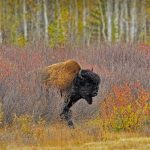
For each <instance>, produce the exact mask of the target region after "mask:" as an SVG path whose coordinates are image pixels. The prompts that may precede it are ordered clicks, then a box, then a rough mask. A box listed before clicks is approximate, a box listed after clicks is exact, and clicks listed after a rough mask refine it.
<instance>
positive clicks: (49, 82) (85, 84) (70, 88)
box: [42, 60, 100, 127]
mask: <svg viewBox="0 0 150 150" xmlns="http://www.w3.org/2000/svg"><path fill="white" fill-rule="evenodd" d="M42 82H43V83H44V84H45V85H46V87H47V88H49V87H55V88H57V89H58V90H59V91H60V93H61V95H64V98H65V100H64V106H63V108H62V112H61V114H60V116H61V118H63V119H65V120H66V121H67V123H68V125H69V126H70V127H74V125H73V122H72V119H71V116H72V115H71V110H70V108H71V107H72V106H73V105H74V104H75V103H76V102H77V101H78V100H80V99H81V98H83V99H85V100H86V101H87V103H88V104H92V101H93V100H92V97H95V96H96V95H97V93H98V89H99V83H100V77H99V76H98V75H97V74H96V73H94V72H93V71H92V70H84V69H81V67H80V65H79V64H78V63H77V62H76V61H74V60H68V61H65V62H60V63H57V64H53V65H51V66H48V67H45V68H44V69H42Z"/></svg>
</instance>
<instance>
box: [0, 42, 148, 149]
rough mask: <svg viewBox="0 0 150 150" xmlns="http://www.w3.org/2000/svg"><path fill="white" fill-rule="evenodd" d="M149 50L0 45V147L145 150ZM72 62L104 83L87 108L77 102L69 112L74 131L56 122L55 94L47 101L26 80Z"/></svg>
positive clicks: (116, 46) (57, 105) (137, 47)
mask: <svg viewBox="0 0 150 150" xmlns="http://www.w3.org/2000/svg"><path fill="white" fill-rule="evenodd" d="M80 49H82V51H80ZM149 52H150V47H149V46H148V45H144V44H140V45H126V44H125V45H124V44H114V45H109V44H108V45H106V44H101V45H98V46H91V47H89V48H85V47H82V48H78V47H73V46H72V48H69V47H67V48H65V49H63V48H60V49H59V48H58V49H50V48H48V47H45V46H43V45H40V44H39V45H34V46H26V47H24V48H17V47H13V46H12V47H10V46H8V45H2V46H1V47H0V71H1V72H0V103H1V105H0V149H4V150H5V149H11V150H12V149H35V150H36V149H37V150H38V149H68V150H69V149H79V150H80V149H81V150H82V149H89V150H90V149H141V150H144V149H145V150H147V149H149V147H150V138H149V136H150V117H149V116H150V101H149V100H150V91H149V89H150V81H149V76H150V72H149V69H148V68H149V56H150V55H149V54H150V53H149ZM71 58H73V59H75V60H77V61H78V62H79V63H80V65H81V67H83V68H89V69H91V68H92V67H93V68H94V71H95V72H96V73H98V74H99V75H100V78H101V80H102V82H101V84H100V91H99V95H98V96H97V97H96V98H95V99H94V102H93V104H92V105H91V106H89V105H87V104H86V102H84V101H80V102H79V103H77V104H76V105H75V106H74V107H73V108H72V109H73V112H74V113H73V116H74V118H75V123H76V124H75V126H76V128H75V129H74V130H73V129H69V128H68V127H67V126H66V124H65V122H62V121H60V120H59V119H58V118H59V111H60V108H61V105H62V103H61V101H60V99H61V97H59V94H58V93H57V92H51V93H50V94H51V96H50V97H51V100H50V101H47V100H46V99H45V98H44V96H43V95H44V94H43V93H42V91H41V90H40V89H39V88H38V86H37V85H38V84H33V83H32V82H31V80H29V79H30V78H31V77H34V76H32V75H33V74H32V73H33V71H34V70H37V69H39V68H42V67H44V66H47V65H50V64H53V63H56V62H59V61H63V60H66V59H71ZM37 97H40V98H39V99H37ZM9 121H10V123H8V122H9Z"/></svg>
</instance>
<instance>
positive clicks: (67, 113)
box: [60, 102, 74, 128]
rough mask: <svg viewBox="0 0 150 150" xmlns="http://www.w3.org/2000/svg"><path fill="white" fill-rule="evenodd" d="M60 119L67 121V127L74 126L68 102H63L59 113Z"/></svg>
mask: <svg viewBox="0 0 150 150" xmlns="http://www.w3.org/2000/svg"><path fill="white" fill-rule="evenodd" d="M60 117H61V119H64V120H65V121H67V124H68V126H69V127H73V128H74V124H73V121H72V111H71V110H70V108H69V103H67V102H64V105H63V110H62V113H61V114H60Z"/></svg>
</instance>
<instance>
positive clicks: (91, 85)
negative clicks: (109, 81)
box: [72, 70, 100, 104]
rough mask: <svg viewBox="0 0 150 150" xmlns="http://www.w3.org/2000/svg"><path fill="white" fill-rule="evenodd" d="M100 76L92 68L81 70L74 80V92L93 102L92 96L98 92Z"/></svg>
mask: <svg viewBox="0 0 150 150" xmlns="http://www.w3.org/2000/svg"><path fill="white" fill-rule="evenodd" d="M99 83H100V77H99V76H98V75H97V74H96V73H94V72H93V71H91V70H80V72H79V73H78V74H77V76H76V78H75V79H74V81H73V88H72V94H73V95H74V94H75V95H78V97H80V98H83V99H85V100H86V101H87V103H88V104H92V101H93V100H92V97H95V96H96V95H97V93H98V89H99Z"/></svg>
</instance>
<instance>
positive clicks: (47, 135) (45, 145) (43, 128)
mask: <svg viewBox="0 0 150 150" xmlns="http://www.w3.org/2000/svg"><path fill="white" fill-rule="evenodd" d="M100 126H101V125H99V126H93V125H91V124H90V123H89V122H88V123H85V124H80V125H78V126H77V127H76V129H69V128H68V127H66V126H65V125H64V124H60V123H55V124H53V125H45V124H44V122H43V123H42V121H41V122H40V124H36V125H33V124H32V125H31V126H30V128H29V129H27V128H28V127H29V126H28V125H27V124H24V126H16V125H13V126H11V127H5V128H4V129H1V130H0V145H1V146H0V149H2V150H17V149H19V150H28V149H29V150H51V149H52V150H59V149H63V150H70V149H73V150H76V149H79V150H83V149H87V150H93V149H98V150H99V149H106V150H107V149H108V150H109V149H111V150H113V149H114V150H116V149H118V150H119V149H141V150H147V149H148V148H150V138H149V137H145V136H143V135H141V134H139V133H132V132H107V131H103V130H102V129H101V127H100Z"/></svg>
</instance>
